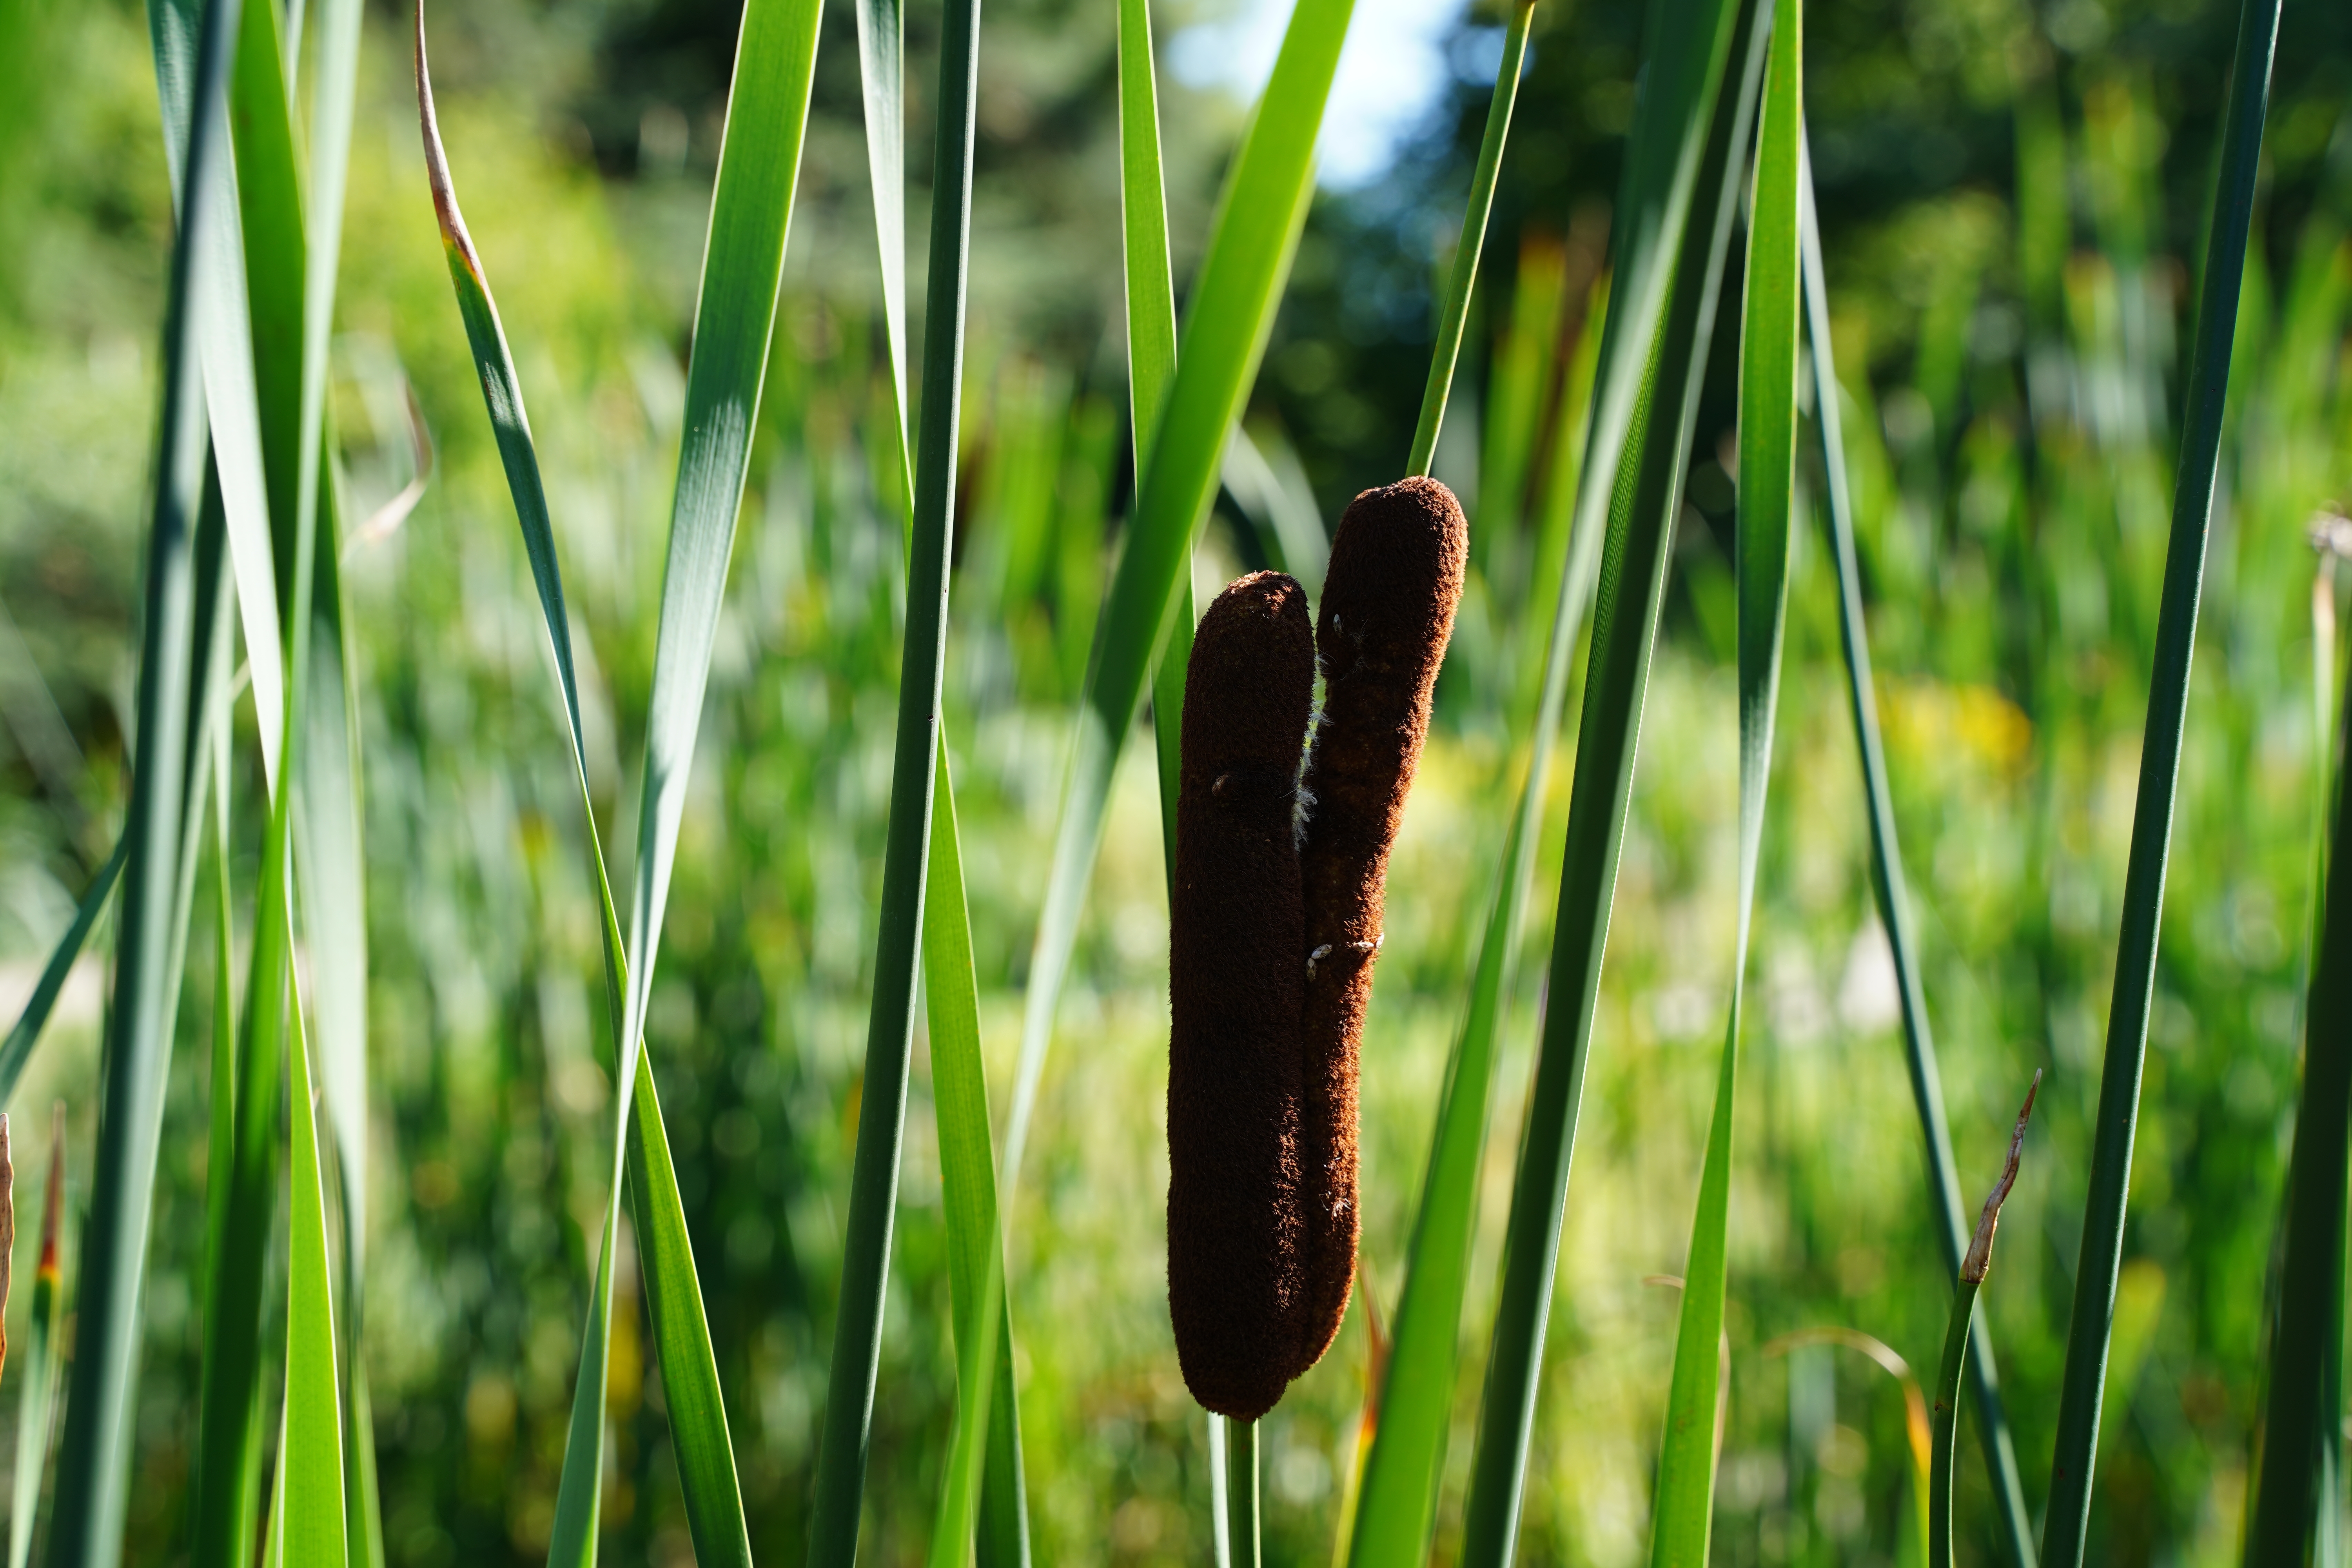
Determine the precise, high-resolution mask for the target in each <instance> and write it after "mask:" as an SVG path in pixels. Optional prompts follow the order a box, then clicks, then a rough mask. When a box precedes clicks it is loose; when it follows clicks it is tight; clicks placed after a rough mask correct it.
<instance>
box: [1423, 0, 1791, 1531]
mask: <svg viewBox="0 0 2352 1568" xmlns="http://www.w3.org/2000/svg"><path fill="white" fill-rule="evenodd" d="M1768 19H1769V13H1762V12H1759V9H1758V8H1757V6H1756V5H1754V4H1753V0H1747V3H1744V4H1741V5H1728V4H1725V5H1711V4H1703V3H1698V0H1692V3H1689V4H1685V0H1659V3H1658V4H1657V5H1654V7H1653V9H1652V11H1651V14H1650V18H1649V23H1648V26H1649V35H1648V40H1647V46H1646V54H1647V57H1648V60H1649V63H1648V66H1647V67H1646V69H1647V70H1648V72H1649V76H1648V79H1647V80H1648V84H1649V85H1648V86H1647V87H1646V88H1645V89H1644V94H1643V108H1642V110H1640V111H1639V113H1638V114H1637V118H1636V123H1635V126H1634V131H1633V146H1632V148H1631V149H1630V150H1629V153H1628V158H1627V167H1626V174H1625V188H1624V190H1623V191H1622V193H1621V199H1620V201H1619V204H1618V210H1619V211H1620V212H1621V213H1623V214H1624V215H1625V221H1624V222H1622V224H1621V225H1620V226H1619V228H1618V232H1617V239H1616V242H1615V246H1616V248H1615V251H1614V257H1615V266H1614V269H1613V270H1614V275H1615V277H1616V278H1617V279H1618V282H1617V284H1616V285H1615V287H1616V289H1617V292H1616V294H1615V295H1614V297H1613V303H1612V310H1611V311H1610V315H1609V320H1608V321H1607V323H1606V325H1605V327H1604V329H1603V330H1604V331H1605V333H1606V336H1605V338H1604V340H1603V342H1602V345H1601V366H1602V370H1601V386H1600V389H1599V391H1598V393H1597V394H1596V395H1595V399H1594V404H1593V416H1592V428H1591V437H1590V438H1589V442H1588V447H1587V456H1586V460H1585V465H1584V473H1583V477H1582V479H1581V480H1580V484H1581V485H1582V487H1583V488H1582V489H1581V490H1580V494H1579V498H1578V503H1577V510H1578V512H1579V513H1580V518H1579V526H1580V527H1581V526H1583V525H1584V517H1583V515H1582V514H1585V513H1587V512H1588V510H1589V509H1590V508H1591V507H1593V506H1595V505H1597V504H1601V502H1600V501H1599V500H1596V497H1603V496H1605V497H1606V498H1607V504H1608V506H1609V509H1610V519H1609V531H1608V534H1607V536H1606V539H1605V541H1604V543H1603V546H1602V552H1601V575H1600V580H1599V595H1598V599H1597V602H1596V606H1595V610H1594V619H1593V628H1592V652H1591V669H1590V671H1589V672H1588V675H1587V677H1586V685H1585V694H1584V710H1583V717H1582V719H1581V721H1580V728H1579V736H1578V742H1577V750H1576V773H1575V777H1574V780H1573V783H1572V784H1571V786H1570V801H1569V818H1568V838H1567V844H1566V846H1565V849H1564V852H1563V856H1562V859H1561V867H1560V883H1559V910H1558V914H1557V916H1556V921H1555V930H1554V936H1553V946H1552V953H1551V963H1550V973H1549V982H1548V994H1549V1001H1548V1003H1547V1006H1546V1011H1545V1016H1544V1026H1543V1034H1542V1038H1541V1042H1540V1044H1539V1047H1538V1054H1537V1058H1536V1072H1535V1081H1534V1083H1533V1085H1532V1086H1531V1087H1530V1089H1529V1092H1528V1110H1527V1120H1526V1125H1525V1127H1524V1129H1523V1131H1522V1133H1521V1138H1520V1146H1519V1160H1518V1169H1517V1175H1516V1177H1515V1179H1514V1182H1513V1186H1512V1193H1511V1205H1510V1212H1509V1215H1508V1217H1507V1220H1506V1224H1505V1231H1504V1242H1503V1277H1502V1283H1501V1289H1500V1292H1499V1300H1498V1301H1497V1303H1496V1316H1495V1328H1494V1339H1493V1345H1492V1349H1491V1352H1490V1353H1489V1358H1488V1361H1487V1368H1486V1394H1485V1398H1484V1403H1483V1405H1482V1407H1481V1410H1480V1413H1479V1427H1478V1448H1477V1454H1476V1458H1475V1459H1474V1461H1473V1464H1472V1469H1471V1480H1470V1496H1469V1500H1468V1501H1467V1503H1466V1504H1465V1510H1464V1512H1465V1519H1464V1533H1463V1557H1462V1560H1463V1561H1464V1562H1465V1563H1472V1564H1477V1565H1479V1568H1486V1565H1489V1564H1492V1565H1497V1568H1499V1565H1500V1564H1504V1563H1508V1562H1509V1561H1510V1560H1511V1557H1512V1554H1513V1552H1514V1550H1515V1546H1516V1542H1517V1531H1518V1516H1519V1500H1520V1496H1521V1492H1522V1489H1523V1488H1524V1486H1525V1484H1526V1473H1527V1453H1528V1442H1529V1440H1530V1437H1531V1435H1532V1433H1533V1430H1534V1425H1535V1399H1536V1390H1537V1385H1538V1371H1539V1369H1540V1366H1541V1363H1542V1359H1543V1336H1544V1328H1545V1323H1546V1320H1547V1318H1548V1317H1549V1311H1550V1305H1551V1289H1552V1281H1553V1277H1554V1272H1555V1268H1556V1265H1557V1262H1558V1258H1559V1227H1560V1219H1561V1215H1562V1212H1563V1210H1564V1208H1565V1205H1566V1203H1567V1196H1568V1173H1569V1164H1570V1157H1571V1155H1572V1154H1573V1152H1574V1150H1575V1132H1576V1117H1577V1110H1578V1107H1579V1104H1580V1100H1581V1099H1582V1094H1583V1084H1584V1067H1585V1061H1586V1057H1587V1054H1588V1051H1589V1049H1590V1047H1591V1033H1592V1016H1593V1005H1594V1002H1595V1000H1596V998H1597V997H1598V995H1599V990H1600V977H1601V954H1602V951H1603V949H1604V947H1605V945H1606V942H1607V938H1608V930H1609V909H1610V903H1611V900H1612V895H1613V892H1614V889H1615V886H1616V872H1617V852H1618V847H1619V844H1620V842H1621V839H1622V835H1623V832H1624V824H1625V805H1626V801H1627V799H1628V797H1629V794H1630V790H1631V786H1632V781H1633V752H1634V742H1635V740H1636V738H1637V737H1638V735H1639V733H1640V728H1641V713H1642V703H1643V696H1644V694H1645V692H1646V690H1647V688H1648V684H1649V668H1650V655H1651V651H1652V648H1653V647H1654V643H1655V640H1656V633H1657V624H1658V613H1659V606H1660V604H1661V601H1662V598H1663V595H1664V586H1665V563H1666V545H1667V543H1668V542H1669V540H1670V538H1671V535H1672V532H1673V528H1672V523H1673V519H1674V518H1675V514H1676V513H1677V511H1678V510H1680V506H1681V500H1682V477H1683V473H1684V470H1685V468H1686V466H1687V465H1686V462H1685V458H1686V456H1687V454H1688V451H1689V447H1690V440H1691V428H1692V426H1693V424H1694V422H1695V421H1696V416H1697V404H1698V390H1699V381H1700V377H1701V374H1702V372H1703V370H1704V367H1705V365H1706V352H1707V345H1708V343H1709V342H1710V341H1711V338H1712V334H1713V331H1714V326H1715V308H1716V300H1717V293H1718V290H1719V287H1720V280H1721V276H1722V272H1723V258H1724V255H1725V252H1726V251H1727V248H1728V247H1729V244H1730V225H1731V218H1732V215H1733V212H1734V210H1735V209H1736V207H1737V206H1738V196H1739V191H1740V187H1741V184H1743V182H1742V181H1741V180H1740V178H1739V174H1740V168H1739V165H1738V164H1737V163H1735V162H1734V160H1733V157H1732V149H1733V148H1734V147H1735V146H1740V147H1744V146H1745V145H1746V144H1747V141H1748V131H1749V129H1750V127H1751V126H1752V125H1753V123H1754V119H1755V106H1756V94H1757V90H1758V86H1759V81H1760V79H1761V77H1762V74H1763V65H1764V48H1763V42H1764V37H1765V34H1766V26H1765V24H1766V21H1767V20H1768ZM1735 37H1740V38H1743V39H1744V40H1745V44H1744V47H1743V50H1742V55H1743V60H1744V64H1743V67H1742V68H1741V70H1740V72H1739V75H1738V78H1737V79H1736V80H1735V82H1734V83H1733V84H1732V85H1733V90H1731V91H1728V92H1726V91H1722V90H1720V89H1721V88H1722V87H1723V86H1724V85H1725V82H1724V71H1725V68H1726V66H1727V58H1728V56H1729V53H1730V49H1731V46H1732V41H1733V39H1734V38H1735ZM1685 149H1687V155H1685ZM1694 192H1704V193H1706V195H1707V197H1708V204H1709V205H1706V207H1705V208H1703V209H1702V212H1703V214H1704V216H1703V218H1702V221H1701V222H1699V223H1698V224H1696V225H1691V224H1689V223H1688V220H1689V218H1690V217H1691V216H1692V212H1691V198H1692V195H1693V193H1694ZM1702 241H1703V242H1704V243H1701V242H1702ZM1668 267H1670V268H1672V271H1671V275H1670V276H1669V275H1668V274H1667V273H1666V272H1665V270H1664V268H1668ZM1662 303H1663V305H1664V310H1663V319H1661V318H1660V315H1659V313H1658V311H1659V307H1660V305H1661V304H1662ZM1621 405H1622V418H1623V423H1622V424H1621V423H1619V417H1620V416H1619V410H1620V408H1621ZM1621 444H1622V447H1625V448H1630V449H1631V450H1633V451H1634V452H1636V453H1638V454H1639V459H1638V461H1637V463H1636V464H1635V466H1634V467H1633V468H1632V469H1630V470H1627V471H1626V472H1624V473H1623V474H1622V476H1621V475H1620V473H1619V471H1618V469H1619V465H1618V461H1617V457H1618V453H1619V450H1620V448H1621ZM1572 588H1573V578H1572V577H1571V578H1570V579H1569V580H1568V581H1566V582H1564V583H1563V584H1562V592H1561V604H1560V605H1559V611H1558V612H1557V613H1556V616H1555V619H1554V624H1553V630H1552V641H1551V645H1550V650H1549V663H1548V668H1546V670H1545V676H1544V680H1545V692H1544V697H1543V701H1542V709H1543V712H1544V715H1545V717H1549V714H1550V713H1551V712H1554V711H1557V705H1558V704H1559V702H1560V701H1562V700H1564V693H1565V690H1566V685H1567V666H1568V658H1569V644H1570V637H1571V634H1572V628H1571V627H1570V626H1566V625H1564V624H1563V623H1564V621H1565V617H1566V616H1567V614H1568V612H1569V611H1570V602H1569V600H1570V592H1571V591H1572ZM1548 730H1549V725H1548V724H1546V723H1545V721H1544V718H1539V719H1538V729H1537V734H1538V742H1539V743H1541V742H1542V741H1543V738H1544V737H1545V736H1546V735H1547V733H1548ZM1529 782H1530V784H1531V785H1533V784H1538V783H1539V781H1538V780H1536V779H1535V778H1534V777H1533V775H1532V773H1531V775H1530V781H1529ZM1540 793H1541V792H1540V790H1537V791H1535V794H1536V795H1537V797H1538V799H1539V798H1540ZM1523 809H1528V808H1525V807H1523ZM1528 820H1529V821H1530V822H1532V821H1533V820H1534V818H1533V817H1532V816H1530V817H1529V818H1528ZM1521 852H1522V853H1524V850H1522V851H1521ZM1400 1316H1402V1314H1400Z"/></svg>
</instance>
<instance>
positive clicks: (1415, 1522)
mask: <svg viewBox="0 0 2352 1568" xmlns="http://www.w3.org/2000/svg"><path fill="white" fill-rule="evenodd" d="M1534 16H1535V5H1534V0H1514V4H1513V5H1512V8H1511V16H1510V23H1509V26H1507V29H1506V30H1505V33H1504V37H1503V58H1502V61H1501V64H1500V65H1499V66H1498V67H1497V68H1496V76H1495V90H1494V93H1493V96H1492V97H1491V98H1490V99H1489V100H1488V102H1487V108H1486V130H1485V132H1484V133H1483V135H1482V137H1481V139H1480V142H1479V147H1478V163H1477V167H1476V169H1475V173H1474V174H1473V175H1472V177H1471V184H1470V197H1469V201H1468V203H1467V205H1465V207H1464V209H1463V214H1462V233H1461V237H1460V238H1459V239H1458V240H1457V241H1456V242H1455V245H1454V266H1453V269H1452V271H1451V273H1450V274H1449V276H1448V279H1447V285H1446V293H1445V300H1444V306H1443V308H1442V310H1441V311H1440V315H1439V320H1438V333H1437V342H1436V346H1435V347H1434V349H1433V351H1432V353H1431V356H1430V364H1429V375H1428V378H1427V380H1426V382H1425V383H1424V384H1423V392H1422V404H1421V414H1420V418H1419V424H1418V425H1417V426H1416V427H1415V430H1414V432H1413V438H1412V449H1411V451H1410V452H1409V454H1408V455H1407V458H1406V472H1407V473H1408V474H1411V475H1416V476H1418V475H1425V474H1427V473H1428V472H1429V465H1430V460H1431V458H1432V457H1433V455H1434V453H1435V451H1436V449H1437V437H1438V433H1439V431H1440V429H1441V427H1442V426H1443V425H1444V417H1445V405H1446V402H1447V399H1448V397H1449V396H1450V395H1451V390H1452V387H1453V382H1454V366H1455V363H1456V362H1457V360H1458V358H1459V356H1460V353H1461V348H1462V335H1463V330H1464V324H1465V322H1466V321H1467V320H1468V319H1469V310H1470V296H1471V292H1472V290H1473V289H1474V288H1475V285H1476V282H1477V275H1478V258H1479V255H1480V253H1481V252H1482V251H1483V249H1484V248H1485V246H1486V223H1487V218H1488V216H1489V215H1490V214H1491V212H1492V210H1493V207H1494V201H1495V183H1496V176H1497V174H1498V173H1499V172H1500V170H1501V167H1502V161H1503V150H1504V146H1505V143H1506V141H1507V137H1508V135H1509V132H1510V123H1511V110H1512V107H1513V105H1514V103H1515V102H1516V101H1517V97H1518V88H1519V78H1520V75H1521V69H1522V67H1523V66H1524V64H1525V61H1526V58H1527V45H1528V30H1529V28H1530V26H1532V24H1533V21H1534ZM1564 618H1565V619H1566V620H1567V622H1568V623H1569V626H1570V635H1571V636H1572V635H1573V627H1574V623H1575V621H1576V619H1577V616H1576V613H1575V612H1573V611H1570V612H1569V613H1568V614H1567V615H1566V616H1565V617H1564ZM1565 668H1566V666H1565V661H1564V660H1563V663H1562V669H1563V672H1564V671H1565ZM1538 722H1539V731H1538V736H1537V738H1536V742H1535V755H1534V756H1532V757H1531V758H1530V767H1529V773H1528V787H1527V789H1526V790H1525V791H1524V792H1523V794H1522V795H1521V799H1520V803H1519V809H1518V810H1517V811H1516V812H1515V813H1514V814H1513V816H1512V821H1511V827H1510V831H1509V834H1508V837H1507V839H1506V841H1505V844H1504V848H1503V858H1502V864H1501V867H1500V869H1499V873H1498V887H1497V895H1496V897H1495V898H1494V899H1493V900H1491V901H1490V905H1489V910H1488V914H1487V924H1486V935H1485V937H1484V939H1483V940H1482V942H1480V944H1479V952H1478V963H1477V967H1476V969H1475V971H1474V972H1473V975H1472V980H1471V994H1470V1006H1469V1011H1468V1014H1467V1016H1466V1017H1465V1021H1464V1024H1463V1030H1462V1034H1461V1036H1460V1037H1458V1039H1457V1041H1456V1044H1455V1047H1454V1052H1453V1055H1452V1056H1451V1058H1449V1059H1448V1061H1447V1064H1446V1078H1445V1087H1444V1091H1443V1093H1442V1096H1441V1098H1440V1100H1439V1101H1438V1112H1437V1133H1436V1137H1435V1140H1434V1141H1433V1143H1432V1145H1431V1148H1430V1161H1429V1170H1428V1174H1427V1175H1426V1177H1425V1178H1424V1180H1423V1192H1422V1204H1421V1208H1420V1210H1419V1212H1418V1213H1417V1214H1416V1215H1415V1218H1414V1226H1413V1235H1412V1243H1411V1245H1410V1247H1409V1249H1408V1251H1407V1254H1406V1276H1405V1289H1404V1294H1403V1298H1402V1300H1401V1301H1400V1303H1399V1305H1398V1311H1397V1340H1396V1342H1395V1344H1394V1347H1393V1348H1392V1349H1391V1352H1390V1353H1389V1355H1388V1357H1387V1364H1386V1366H1385V1368H1384V1369H1381V1370H1380V1371H1378V1372H1376V1373H1375V1375H1376V1376H1378V1377H1380V1378H1381V1387H1380V1388H1378V1389H1376V1390H1375V1391H1374V1392H1373V1395H1372V1397H1373V1399H1374V1400H1375V1401H1376V1402H1377V1404H1378V1406H1379V1408H1380V1410H1381V1419H1380V1422H1379V1423H1378V1424H1377V1425H1376V1426H1374V1428H1373V1435H1372V1439H1371V1447H1370V1452H1369V1453H1368V1454H1367V1455H1366V1457H1365V1460H1364V1472H1363V1479H1362V1482H1361V1486H1360V1489H1359V1491H1358V1492H1357V1496H1356V1503H1355V1514H1354V1517H1353V1519H1352V1520H1351V1521H1349V1522H1348V1523H1346V1524H1343V1526H1342V1528H1343V1530H1345V1531H1347V1533H1348V1552H1349V1557H1348V1561H1349V1562H1350V1563H1357V1564H1360V1565H1369V1564H1376V1563H1377V1564H1397V1565H1400V1568H1402V1564H1404V1563H1411V1562H1416V1561H1418V1560H1419V1559H1420V1558H1421V1556H1422V1555H1423V1553H1425V1552H1426V1550H1427V1547H1428V1542H1429V1533H1430V1531H1431V1529H1432V1527H1433V1522H1434V1520H1435V1515H1436V1507H1437V1485H1438V1481H1439V1479H1441V1473H1442V1470H1443V1467H1444V1458H1445V1439H1446V1435H1447V1427H1448V1426H1449V1425H1450V1424H1451V1421H1452V1416H1453V1403H1454V1373H1455V1371H1456V1369H1457V1364H1458V1361H1459V1339H1460V1332H1461V1316H1462V1292H1463V1288H1464V1284H1465V1279H1466V1276H1467V1273H1468V1269H1469V1261H1470V1259H1469V1240H1470V1231H1471V1226H1472V1225H1473V1224H1474V1222H1475V1218H1476V1215H1475V1209H1476V1205H1477V1165H1478V1163H1479V1161H1480V1158H1481V1156H1482V1154H1483V1151H1484V1148H1485V1144H1486V1110H1487V1102H1488V1100H1490V1098H1491V1095H1490V1093H1489V1090H1490V1089H1491V1088H1492V1084H1493V1076H1494V1052H1495V1044H1496V1035H1497V1032H1498V1030H1499V1028H1500V1026H1501V1021H1502V1012H1503V997H1504V994H1506V992H1507V988H1508V984H1509V975H1510V973H1511V970H1512V967H1513V965H1512V963H1511V959H1512V949H1513V947H1514V945H1515V943H1514V938H1515V937H1516V935H1517V930H1518V926H1519V922H1520V919H1521V917H1522V915H1523V913H1524V911H1525V909H1526V902H1527V884H1528V877H1529V875H1530V874H1531V873H1532V871H1533V868H1534V849H1535V836H1536V828H1537V823H1536V820H1535V818H1536V816H1537V814H1538V813H1539V812H1540V810H1541V798H1542V795H1541V792H1542V784H1541V783H1540V782H1539V781H1540V779H1541V778H1542V777H1543V775H1544V774H1545V773H1546V772H1548V769H1549V756H1550V741H1551V736H1552V735H1553V733H1554V732H1556V731H1557V730H1558V729H1559V701H1558V700H1554V701H1553V702H1552V703H1551V704H1550V706H1549V709H1548V710H1547V713H1546V717H1545V719H1543V720H1541V721H1538ZM1408 1332H1410V1334H1411V1336H1412V1338H1411V1342H1410V1345H1409V1346H1408V1343H1407V1341H1406V1335H1407V1334H1408ZM1392 1422H1393V1425H1392V1424H1391V1423H1392Z"/></svg>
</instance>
